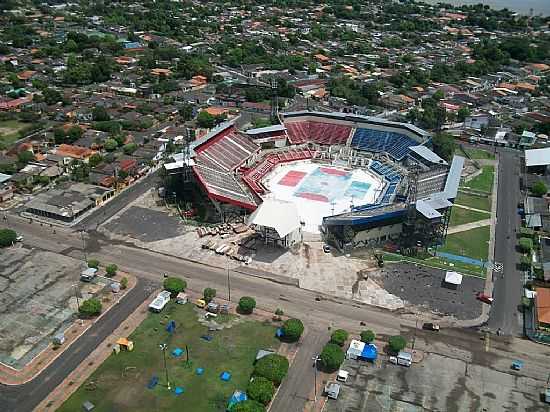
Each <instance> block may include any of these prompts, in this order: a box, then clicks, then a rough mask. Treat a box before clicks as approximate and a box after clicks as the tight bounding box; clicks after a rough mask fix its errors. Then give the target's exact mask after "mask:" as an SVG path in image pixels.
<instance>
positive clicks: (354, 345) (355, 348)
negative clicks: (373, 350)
mask: <svg viewBox="0 0 550 412" xmlns="http://www.w3.org/2000/svg"><path fill="white" fill-rule="evenodd" d="M364 348H365V342H361V341H359V340H355V339H353V340H352V341H351V343H350V344H349V348H348V351H347V352H346V357H347V358H348V359H357V358H358V357H360V356H361V354H362V353H363V349H364Z"/></svg>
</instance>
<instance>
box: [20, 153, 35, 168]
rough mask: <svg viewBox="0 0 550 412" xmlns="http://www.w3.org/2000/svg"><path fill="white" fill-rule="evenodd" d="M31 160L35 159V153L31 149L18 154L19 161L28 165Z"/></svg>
mask: <svg viewBox="0 0 550 412" xmlns="http://www.w3.org/2000/svg"><path fill="white" fill-rule="evenodd" d="M31 160H34V154H33V153H32V152H31V151H29V150H24V151H22V152H19V153H18V154H17V162H18V163H21V164H23V165H26V164H27V163H29V162H30V161H31Z"/></svg>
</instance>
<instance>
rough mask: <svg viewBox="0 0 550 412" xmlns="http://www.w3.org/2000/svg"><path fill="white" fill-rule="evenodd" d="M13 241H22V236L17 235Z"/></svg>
mask: <svg viewBox="0 0 550 412" xmlns="http://www.w3.org/2000/svg"><path fill="white" fill-rule="evenodd" d="M15 241H16V242H22V241H23V236H21V235H19V236H17V237H16V238H15Z"/></svg>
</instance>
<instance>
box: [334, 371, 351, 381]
mask: <svg viewBox="0 0 550 412" xmlns="http://www.w3.org/2000/svg"><path fill="white" fill-rule="evenodd" d="M348 377H349V372H348V371H345V370H343V369H340V370H339V371H338V375H336V380H337V381H339V382H347V381H348Z"/></svg>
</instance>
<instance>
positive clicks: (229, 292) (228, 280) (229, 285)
mask: <svg viewBox="0 0 550 412" xmlns="http://www.w3.org/2000/svg"><path fill="white" fill-rule="evenodd" d="M226 267H227V297H228V299H229V302H231V280H230V277H229V261H227V266H226Z"/></svg>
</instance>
